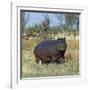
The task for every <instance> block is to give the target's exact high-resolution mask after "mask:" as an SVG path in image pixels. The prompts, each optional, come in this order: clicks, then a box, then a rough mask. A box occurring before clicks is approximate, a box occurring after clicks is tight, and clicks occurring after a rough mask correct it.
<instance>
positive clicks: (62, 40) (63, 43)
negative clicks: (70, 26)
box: [57, 38, 67, 51]
mask: <svg viewBox="0 0 90 90" xmlns="http://www.w3.org/2000/svg"><path fill="white" fill-rule="evenodd" d="M57 40H58V44H57V49H58V50H59V51H64V50H66V48H67V44H66V38H58V39H57Z"/></svg>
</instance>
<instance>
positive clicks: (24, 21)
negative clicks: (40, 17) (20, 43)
mask: <svg viewBox="0 0 90 90" xmlns="http://www.w3.org/2000/svg"><path fill="white" fill-rule="evenodd" d="M20 19H21V30H22V32H23V33H24V30H25V26H26V24H27V23H28V21H29V19H30V14H29V13H28V12H25V11H21V17H20Z"/></svg>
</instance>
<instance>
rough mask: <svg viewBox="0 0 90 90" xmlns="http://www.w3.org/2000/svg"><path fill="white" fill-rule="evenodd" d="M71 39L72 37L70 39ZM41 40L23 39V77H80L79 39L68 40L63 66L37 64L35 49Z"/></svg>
mask: <svg viewBox="0 0 90 90" xmlns="http://www.w3.org/2000/svg"><path fill="white" fill-rule="evenodd" d="M68 38H71V37H68ZM40 41H41V39H40V38H37V39H31V40H25V39H22V77H23V78H28V77H44V76H66V75H79V39H76V40H73V39H66V41H67V46H68V47H67V50H66V53H65V63H63V64H58V65H57V64H49V65H42V64H41V63H40V64H36V62H35V57H34V54H33V50H34V47H35V46H36V45H37V44H38V42H40Z"/></svg>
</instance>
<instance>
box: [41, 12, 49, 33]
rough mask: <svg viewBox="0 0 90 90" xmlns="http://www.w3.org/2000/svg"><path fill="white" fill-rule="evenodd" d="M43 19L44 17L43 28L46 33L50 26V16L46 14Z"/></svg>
mask: <svg viewBox="0 0 90 90" xmlns="http://www.w3.org/2000/svg"><path fill="white" fill-rule="evenodd" d="M43 17H44V20H43V21H42V26H43V29H44V32H47V31H48V29H49V24H50V19H49V15H48V14H47V13H46V14H43Z"/></svg>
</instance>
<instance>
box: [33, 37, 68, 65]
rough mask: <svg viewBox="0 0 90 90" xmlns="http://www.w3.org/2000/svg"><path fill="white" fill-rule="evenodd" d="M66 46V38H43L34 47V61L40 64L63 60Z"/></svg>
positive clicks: (61, 61)
mask: <svg viewBox="0 0 90 90" xmlns="http://www.w3.org/2000/svg"><path fill="white" fill-rule="evenodd" d="M66 48H67V43H66V38H58V39H57V40H44V41H42V42H40V43H39V44H38V45H37V46H36V47H35V48H34V55H35V58H36V63H37V64H38V63H39V62H40V61H41V63H42V64H49V63H57V64H59V63H63V62H65V57H64V54H65V51H66Z"/></svg>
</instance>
